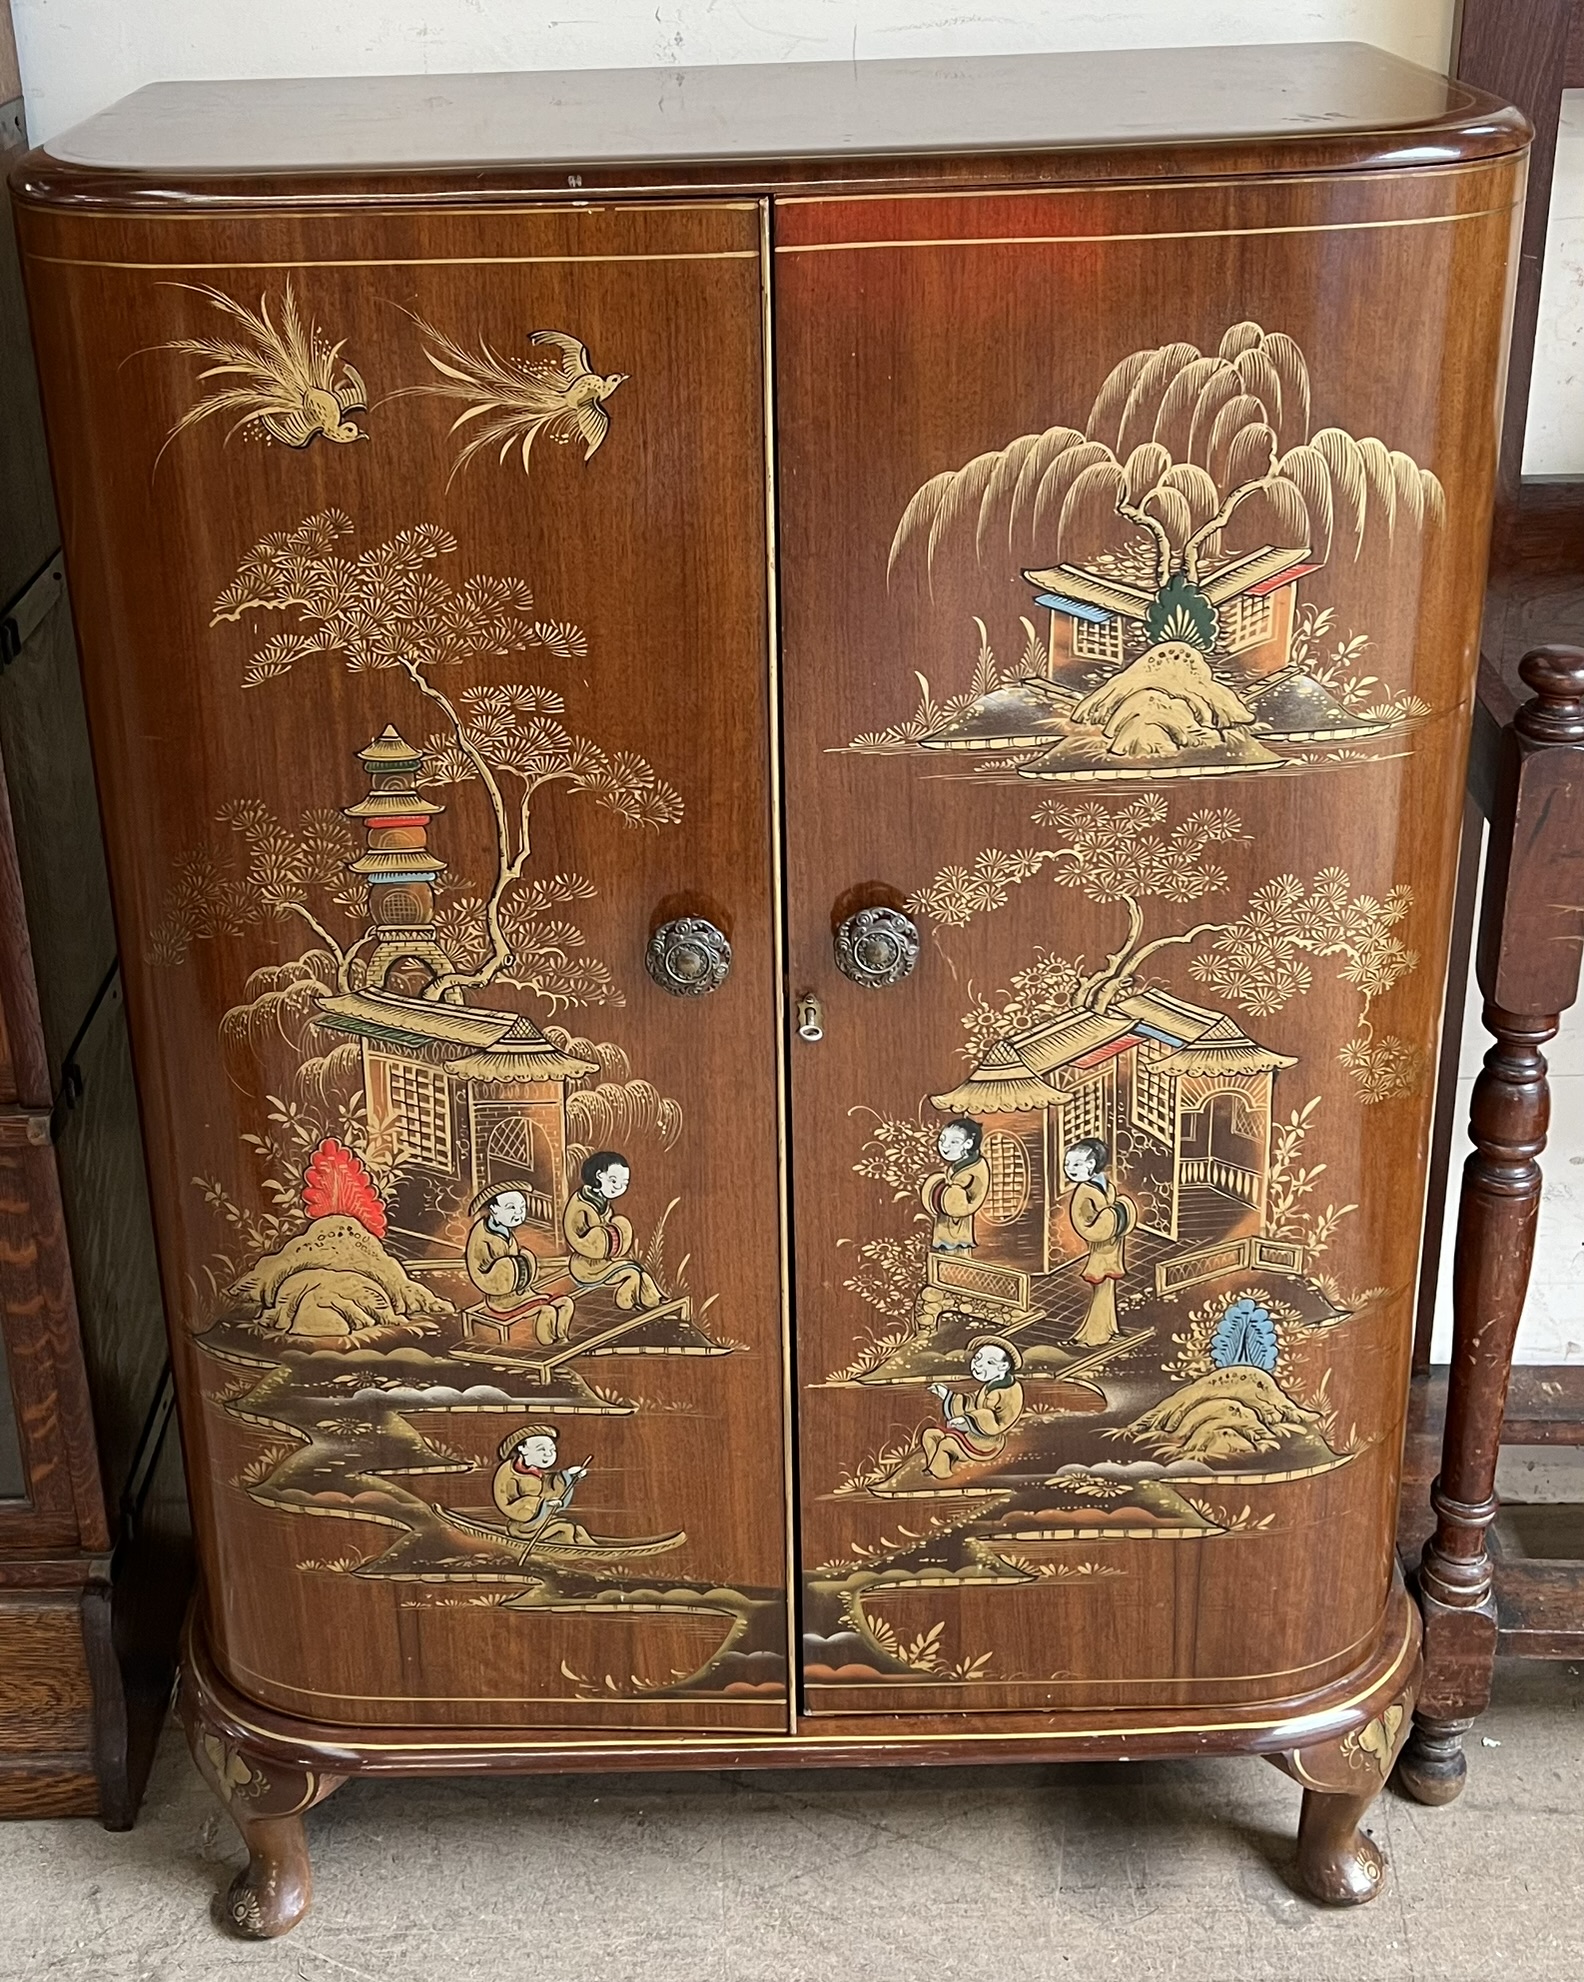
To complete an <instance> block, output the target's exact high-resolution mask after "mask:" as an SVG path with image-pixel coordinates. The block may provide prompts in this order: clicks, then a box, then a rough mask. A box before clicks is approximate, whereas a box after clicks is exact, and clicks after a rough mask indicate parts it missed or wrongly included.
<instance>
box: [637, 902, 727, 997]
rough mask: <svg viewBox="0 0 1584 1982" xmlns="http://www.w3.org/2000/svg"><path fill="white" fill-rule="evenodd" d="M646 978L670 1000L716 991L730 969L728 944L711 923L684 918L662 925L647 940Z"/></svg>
mask: <svg viewBox="0 0 1584 1982" xmlns="http://www.w3.org/2000/svg"><path fill="white" fill-rule="evenodd" d="M644 961H645V963H646V964H647V965H648V967H649V975H650V976H651V977H652V978H653V979H654V981H655V983H656V984H658V985H659V986H660V989H661V990H662V991H669V992H670V993H671V995H672V997H673V998H702V997H704V996H705V995H706V993H708V992H710V991H718V990H719V989H720V987H721V985H722V984H724V983H725V981H726V973H727V972H728V971H729V970H730V969H731V944H730V943H729V942H728V941H727V940H726V937H725V935H724V934H723V933H722V932H721V931H720V930H719V929H717V928H716V927H715V925H714V923H713V922H706V921H704V920H703V918H702V917H701V916H696V915H685V916H683V917H682V918H681V919H680V921H677V922H663V923H661V925H660V927H659V928H658V929H657V930H656V931H655V933H654V934H653V935H652V936H651V937H650V938H649V952H648V955H647V956H646V957H645V958H644Z"/></svg>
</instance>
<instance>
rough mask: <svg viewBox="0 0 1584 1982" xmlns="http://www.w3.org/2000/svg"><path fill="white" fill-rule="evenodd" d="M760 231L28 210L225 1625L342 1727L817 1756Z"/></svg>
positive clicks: (515, 211)
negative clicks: (789, 1190)
mask: <svg viewBox="0 0 1584 1982" xmlns="http://www.w3.org/2000/svg"><path fill="white" fill-rule="evenodd" d="M761 234H762V217H761V210H760V208H759V207H758V206H757V205H755V204H754V203H752V202H739V203H697V204H693V205H672V206H655V207H651V208H644V207H640V206H628V207H621V206H612V205H602V206H599V207H580V208H565V209H556V210H549V209H539V210H535V209H532V208H522V207H518V208H498V209H496V210H493V211H467V210H456V209H455V208H454V207H453V208H452V210H445V209H444V206H443V203H442V204H440V205H438V206H435V207H432V208H431V209H430V210H427V211H417V212H402V211H400V210H392V209H389V208H387V209H384V210H380V209H378V208H376V207H374V206H368V207H364V208H362V209H360V208H359V207H358V205H357V203H356V201H355V200H346V201H337V200H335V199H331V200H329V201H326V202H325V203H324V204H323V205H322V206H321V207H319V208H317V209H316V210H314V211H312V212H311V213H304V212H291V211H280V210H276V211H273V212H271V211H257V212H254V213H252V214H250V215H247V216H242V217H228V216H223V215H219V214H215V213H212V212H210V213H203V212H199V213H195V212H193V211H191V210H189V211H187V212H184V213H183V214H182V215H181V216H180V217H179V218H172V219H162V218H157V217H143V216H140V215H137V214H133V213H120V214H116V213H112V212H103V213H100V214H98V215H97V216H96V215H94V214H91V213H84V214H81V215H78V216H75V217H68V216H65V215H61V214H57V213H55V212H52V211H49V210H39V209H34V210H29V211H27V212H26V213H25V214H24V235H25V246H26V249H27V252H28V255H29V273H30V281H31V287H32V295H33V302H34V307H35V312H36V320H37V328H38V334H39V344H40V348H41V351H42V354H43V358H44V365H45V374H46V376H45V389H46V399H47V404H48V411H49V417H50V422H51V428H52V444H53V447H54V450H55V456H56V462H57V466H58V469H59V473H60V479H61V484H62V495H63V508H64V511H65V515H66V519H67V538H68V544H67V551H68V564H69V570H70V577H71V583H72V589H73V595H74V601H75V605H76V608H77V612H78V619H79V625H80V628H81V634H82V644H83V650H84V656H85V667H86V674H87V680H88V691H89V705H90V714H91V719H92V727H93V732H94V741H95V747H96V753H97V760H98V765H99V769H100V774H101V779H102V784H103V790H104V805H105V820H106V829H107V837H108V841H109V849H110V858H111V868H112V877H113V883H114V888H115V893H116V899H117V908H118V914H119V918H120V926H121V934H122V938H123V945H124V950H125V969H126V978H127V993H128V1004H129V1008H130V1013H131V1019H132V1026H133V1036H134V1043H135V1053H136V1061H137V1068H138V1076H139V1081H140V1086H141V1094H142V1101H143V1106H144V1112H145V1120H146V1131H147V1138H148V1145H149V1154H150V1158H151V1165H150V1167H151V1172H152V1182H153V1193H154V1202H155V1210H156V1222H157V1227H158V1233H159V1241H160V1248H161V1255H162V1263H163V1273H164V1282H165V1292H166V1297H167V1301H168V1304H169V1307H170V1311H171V1321H172V1330H173V1335H174V1338H175V1342H176V1350H177V1362H176V1367H177V1374H178V1378H179V1382H180V1389H181V1405H182V1420H183V1429H184V1434H185V1439H186V1449H187V1456H188V1465H189V1470H190V1476H191V1482H192V1489H193V1497H194V1501H195V1512H196V1516H197V1523H198V1529H199V1533H200V1537H201V1542H202V1549H203V1559H204V1564H205V1570H206V1593H207V1595H206V1602H207V1616H208V1625H209V1629H210V1632H211V1634H212V1637H213V1642H214V1647H215V1651H216V1653H217V1655H218V1658H219V1660H220V1662H221V1665H222V1666H223V1668H224V1669H225V1671H226V1672H227V1673H228V1674H229V1676H230V1677H231V1679H232V1680H233V1681H234V1682H235V1683H236V1684H238V1685H239V1686H240V1687H241V1688H242V1689H243V1690H244V1691H245V1692H247V1693H249V1694H251V1695H252V1696H253V1697H255V1698H257V1699H259V1700H262V1701H265V1702H267V1703H269V1704H271V1705H274V1706H276V1707H279V1708H283V1709H286V1710H289V1711H291V1712H294V1713H298V1714H302V1715H305V1716H311V1717H315V1718H318V1719H320V1720H323V1721H329V1722H336V1723H342V1724H348V1723H351V1724H374V1723H394V1724H401V1725H406V1726H411V1725H416V1724H421V1723H428V1724H434V1723H453V1724H457V1725H463V1726H465V1725H469V1724H473V1725H486V1726H490V1725H498V1726H504V1725H519V1726H525V1727H537V1728H555V1727H561V1726H564V1727H576V1726H604V1727H610V1728H621V1727H649V1728H664V1727H699V1726H721V1727H728V1728H730V1727H737V1728H779V1727H783V1726H785V1724H786V1717H787V1692H786V1675H785V1637H786V1628H785V1614H786V1613H785V1582H786V1576H785V1566H784V1565H785V1560H786V1518H785V1507H784V1485H783V1482H784V1477H785V1463H784V1457H783V1444H784V1440H783V1382H782V1339H783V1326H782V1308H781V1297H780V1275H779V1246H778V1233H779V1227H780V1183H779V1162H778V1131H777V1099H776V1097H777V1076H776V1059H775V1031H776V1012H777V1002H776V999H777V988H776V980H775V961H774V942H773V916H772V903H773V901H774V888H773V884H772V876H773V867H772V856H771V818H770V796H769V762H770V752H769V740H768V739H769V717H768V708H767V695H768V668H767V608H766V594H765V570H766V523H765V514H766V512H765V486H766V472H765V445H764V331H763V306H762V295H763V265H762V249H761ZM678 921H691V922H692V923H694V924H695V925H697V924H702V923H708V924H710V925H713V927H714V928H715V929H717V930H718V931H719V932H720V935H721V937H722V939H723V943H724V945H729V971H728V972H727V974H726V975H725V976H724V980H723V981H721V982H720V983H719V984H718V986H717V987H716V988H714V989H713V990H709V989H708V983H707V980H708V979H709V977H710V975H711V973H718V971H719V970H720V969H721V968H722V967H724V964H725V961H726V950H725V948H724V947H722V946H718V947H717V949H716V950H715V951H713V952H712V951H710V950H709V949H708V948H707V947H701V945H700V943H699V941H698V940H697V936H698V930H697V929H696V928H695V930H694V932H693V939H690V940H689V941H684V942H683V944H682V953H681V954H680V964H679V969H680V972H681V981H682V982H683V983H684V987H685V988H689V989H692V990H695V991H696V990H698V989H699V988H700V983H701V978H700V973H701V972H702V973H703V977H704V980H706V981H705V983H704V988H705V989H706V991H707V995H670V994H669V993H668V992H667V991H666V990H664V989H662V988H660V986H659V985H658V984H657V983H656V982H654V981H652V980H651V977H650V976H649V974H648V973H647V971H646V965H645V959H646V953H647V951H648V949H649V946H650V942H651V937H652V935H654V934H655V932H657V931H658V930H659V929H660V928H661V926H662V925H667V924H671V923H675V922H678ZM676 955H677V952H676V949H675V945H674V944H673V959H674V960H675V958H676ZM690 973H691V974H690Z"/></svg>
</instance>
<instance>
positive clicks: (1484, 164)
mask: <svg viewBox="0 0 1584 1982" xmlns="http://www.w3.org/2000/svg"><path fill="white" fill-rule="evenodd" d="M1166 142H1168V143H1169V142H1170V141H1169V140H1167V141H1166ZM1516 156H1517V152H1516V150H1514V151H1503V152H1496V153H1494V154H1492V156H1491V157H1489V158H1470V159H1463V160H1461V161H1459V162H1456V163H1448V164H1443V165H1392V166H1386V167H1383V168H1381V169H1380V170H1371V168H1370V167H1368V166H1355V167H1352V168H1350V169H1347V170H1344V171H1340V172H1325V171H1315V172H1215V171H1212V170H1206V171H1203V172H1195V173H1191V174H1189V176H1188V177H1186V178H1183V179H1169V180H1162V179H1072V180H1066V179H1062V180H1056V179H1052V180H1048V181H1046V182H1045V183H1043V184H1029V183H1027V182H1025V183H1023V184H1021V185H1002V186H952V187H945V186H932V187H929V188H927V189H925V190H923V191H920V190H913V191H899V192H895V193H868V192H863V193H839V192H828V193H788V194H785V195H783V196H782V197H781V198H779V199H777V201H776V205H777V206H853V205H858V204H860V203H873V202H876V201H879V202H882V203H883V202H885V201H886V200H940V201H942V202H947V201H951V200H1009V199H1010V200H1021V199H1038V198H1046V199H1055V198H1072V197H1075V196H1076V195H1078V194H1083V195H1084V196H1085V197H1086V198H1093V197H1094V196H1095V195H1096V194H1097V193H1103V194H1106V195H1107V196H1109V195H1111V194H1113V193H1181V192H1190V193H1191V192H1204V191H1205V190H1207V189H1209V188H1215V189H1229V188H1232V187H1236V188H1237V189H1238V190H1239V191H1243V190H1245V189H1247V188H1249V187H1258V188H1261V189H1266V188H1271V187H1277V186H1283V187H1285V186H1320V185H1325V186H1353V185H1361V186H1368V187H1374V186H1384V185H1387V184H1388V183H1390V182H1392V181H1394V180H1397V179H1445V178H1447V177H1448V176H1449V175H1451V174H1454V173H1460V172H1467V173H1474V172H1494V171H1497V170H1500V169H1502V168H1504V167H1510V166H1511V164H1512V161H1513V159H1514V158H1515V157H1516ZM859 183H861V182H859Z"/></svg>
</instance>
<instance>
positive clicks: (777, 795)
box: [758, 199, 802, 1736]
mask: <svg viewBox="0 0 1584 1982" xmlns="http://www.w3.org/2000/svg"><path fill="white" fill-rule="evenodd" d="M758 206H759V256H760V262H759V308H760V327H759V336H760V356H761V360H762V363H763V371H764V385H763V390H764V434H763V441H764V506H765V577H766V590H765V685H766V704H765V706H766V711H767V713H768V715H769V718H770V738H769V775H770V852H771V859H772V862H773V865H774V872H773V874H772V876H771V884H772V885H771V890H770V922H771V944H772V959H773V965H774V970H775V985H774V1005H775V1036H774V1046H775V1101H776V1200H777V1202H776V1211H777V1214H778V1224H779V1227H780V1230H779V1233H778V1235H777V1238H778V1244H777V1253H778V1257H779V1260H780V1266H781V1287H780V1301H779V1303H778V1306H779V1309H780V1313H779V1317H778V1318H779V1321H780V1324H781V1494H782V1508H783V1519H784V1520H785V1523H786V1571H785V1574H786V1601H785V1610H786V1672H787V1687H786V1703H787V1723H786V1731H787V1734H788V1735H789V1736H791V1735H795V1734H796V1733H797V1717H798V1707H799V1690H798V1675H799V1672H800V1669H801V1660H800V1658H799V1650H800V1645H801V1637H800V1634H799V1630H798V1607H799V1603H800V1601H801V1595H802V1592H801V1589H800V1587H799V1581H798V1568H799V1564H798V1530H799V1526H800V1520H801V1514H802V1509H801V1507H800V1506H799V1503H798V1493H797V1399H796V1397H795V1396H794V1395H793V1390H792V1158H791V1100H792V1096H791V1072H792V1070H791V1065H790V1061H791V1043H792V1042H791V1027H790V1023H789V1019H788V1003H789V997H788V992H789V987H788V984H787V931H786V886H785V882H786V858H785V854H786V805H785V798H784V794H783V792H782V789H781V759H782V751H783V747H784V738H783V730H784V724H783V720H782V706H781V704H782V697H781V612H780V606H781V594H780V552H779V544H778V536H777V527H776V526H777V520H778V519H777V516H776V494H777V489H776V431H777V421H776V417H775V413H776V403H777V402H776V376H775V296H774V291H773V287H772V278H773V275H774V270H775V264H774V262H773V261H772V260H771V251H772V249H773V246H774V239H773V236H772V232H771V221H770V202H769V200H768V199H762V200H760V201H759V202H758Z"/></svg>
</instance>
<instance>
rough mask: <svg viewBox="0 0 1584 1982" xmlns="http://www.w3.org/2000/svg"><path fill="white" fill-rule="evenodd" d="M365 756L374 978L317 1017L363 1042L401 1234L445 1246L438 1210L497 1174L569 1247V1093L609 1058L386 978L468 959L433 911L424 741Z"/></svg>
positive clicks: (505, 1016)
mask: <svg viewBox="0 0 1584 1982" xmlns="http://www.w3.org/2000/svg"><path fill="white" fill-rule="evenodd" d="M358 760H359V762H360V763H361V764H362V765H363V768H364V770H365V772H366V773H367V775H368V778H369V787H370V788H369V793H368V796H367V797H366V798H363V799H361V800H360V801H359V802H358V803H357V804H356V805H349V806H347V807H346V808H345V812H346V816H347V817H348V818H349V819H352V820H354V821H356V822H357V823H358V824H359V825H361V826H362V827H363V828H364V831H365V835H366V838H367V842H368V844H367V847H366V850H365V851H364V852H363V853H362V854H361V855H360V856H359V857H358V858H357V859H356V860H354V861H351V862H349V863H348V866H349V871H350V872H352V873H354V874H356V875H358V876H359V877H360V878H361V879H363V880H364V881H366V882H367V884H368V891H369V920H370V930H369V934H370V935H371V936H372V937H373V939H374V947H373V949H372V951H371V953H370V956H369V961H368V964H367V967H366V969H365V972H364V976H363V982H362V984H361V986H360V987H359V988H358V989H357V990H355V991H345V992H341V993H338V994H337V995H335V996H333V997H328V998H323V999H321V1000H320V1002H319V1006H318V1011H317V1023H318V1024H319V1025H320V1026H322V1027H323V1028H324V1029H325V1030H326V1031H328V1032H332V1033H339V1034H341V1035H342V1036H343V1037H346V1038H350V1039H355V1040H356V1041H357V1042H358V1044H359V1046H360V1048H361V1052H362V1063H363V1098H364V1105H365V1107H366V1110H367V1119H368V1122H369V1124H370V1127H371V1129H374V1130H377V1131H383V1133H384V1134H385V1135H386V1136H388V1137H389V1139H390V1141H391V1143H392V1145H393V1146H394V1150H395V1153H396V1156H397V1158H398V1160H399V1164H400V1172H399V1181H398V1184H397V1186H396V1189H395V1191H394V1192H393V1195H392V1203H391V1207H390V1209H391V1231H392V1236H393V1238H394V1239H396V1240H397V1241H398V1242H400V1240H402V1239H406V1240H407V1241H409V1242H411V1241H419V1242H423V1243H426V1244H432V1243H433V1242H434V1240H435V1238H436V1237H437V1234H436V1233H435V1232H434V1230H433V1226H434V1223H435V1220H434V1214H435V1213H436V1212H439V1213H441V1214H445V1215H451V1216H455V1215H460V1214H463V1213H465V1210H466V1207H467V1205H468V1204H469V1203H470V1202H471V1201H472V1199H473V1198H474V1197H475V1196H476V1195H477V1194H478V1193H479V1192H480V1191H482V1190H484V1189H485V1188H486V1187H487V1186H489V1185H492V1184H495V1185H505V1184H508V1183H511V1184H515V1185H517V1186H518V1187H519V1188H521V1189H522V1191H523V1194H524V1196H525V1197H526V1199H527V1202H528V1231H527V1233H526V1234H525V1237H526V1238H527V1239H528V1241H529V1243H531V1244H532V1245H533V1246H534V1249H535V1250H536V1251H540V1252H543V1253H544V1254H546V1255H554V1254H557V1253H558V1252H559V1251H560V1249H561V1213H562V1210H563V1208H564V1207H565V1205H566V1201H567V1195H568V1187H567V1144H568V1134H567V1091H568V1088H569V1086H570V1085H571V1084H572V1083H573V1082H575V1081H579V1080H582V1079H583V1078H585V1077H586V1076H588V1075H590V1074H595V1073H597V1072H598V1068H597V1067H596V1065H595V1063H594V1062H593V1061H592V1060H586V1059H583V1058H581V1057H579V1056H578V1055H576V1054H571V1053H566V1052H563V1051H562V1050H561V1049H560V1048H559V1047H557V1046H556V1045H555V1043H554V1042H553V1041H552V1040H550V1039H548V1038H547V1037H546V1036H545V1034H544V1033H543V1032H541V1031H540V1029H539V1027H538V1026H536V1025H535V1024H534V1022H533V1021H532V1019H530V1018H528V1017H526V1016H525V1015H523V1014H521V1013H517V1012H509V1011H498V1010H494V1009H491V1008H488V1007H482V1006H474V1005H469V1004H466V1003H464V1002H463V1001H462V994H461V991H460V990H459V989H457V988H456V987H451V988H449V989H448V990H446V991H445V992H443V993H442V994H440V995H439V996H429V997H425V996H418V997H410V996H406V995H404V994H402V993H399V992H396V991H392V990H389V989H387V985H388V982H389V980H390V978H391V975H392V973H393V972H397V971H399V970H400V971H403V972H405V971H406V969H407V967H409V966H417V967H418V968H419V969H420V970H422V971H423V972H425V973H427V975H428V979H429V982H430V984H433V983H434V982H435V981H436V980H438V979H440V978H443V977H445V976H447V975H449V974H450V973H451V972H452V971H453V970H454V969H455V962H454V959H453V958H452V957H450V956H449V955H448V954H447V952H446V950H445V949H444V947H443V946H442V944H441V943H440V941H439V938H438V936H437V934H436V930H435V923H434V900H435V890H436V888H437V886H438V884H439V880H440V877H441V875H443V874H444V872H445V863H444V862H443V861H441V860H438V859H437V858H436V857H435V856H434V855H433V854H432V853H430V852H429V850H428V824H429V821H430V819H431V818H433V817H434V816H435V814H437V813H438V812H439V811H440V810H441V809H442V808H441V807H439V806H437V805H434V804H431V803H429V802H428V801H427V800H425V799H423V798H422V797H421V796H420V795H419V791H418V778H419V774H420V772H421V770H422V767H423V752H422V751H419V750H415V749H414V748H413V747H412V745H410V744H408V743H406V742H405V741H404V740H403V739H402V738H401V737H400V736H399V735H398V734H397V733H396V731H395V730H394V729H393V728H387V729H386V730H385V731H384V733H383V734H382V735H380V736H378V737H376V738H375V739H374V741H373V742H372V743H370V744H369V745H368V746H367V748H366V749H364V750H361V751H359V752H358ZM426 1227H427V1228H429V1229H425V1228H426Z"/></svg>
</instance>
